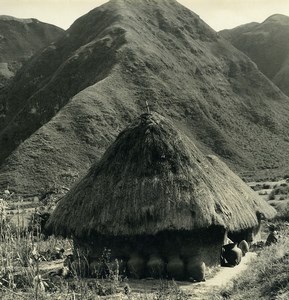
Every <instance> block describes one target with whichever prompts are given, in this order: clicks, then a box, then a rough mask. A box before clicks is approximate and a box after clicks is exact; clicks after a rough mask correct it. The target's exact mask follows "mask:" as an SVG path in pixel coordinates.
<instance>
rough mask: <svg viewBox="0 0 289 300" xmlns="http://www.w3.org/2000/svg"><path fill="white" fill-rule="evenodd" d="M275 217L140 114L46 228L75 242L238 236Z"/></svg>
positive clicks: (163, 126)
mask: <svg viewBox="0 0 289 300" xmlns="http://www.w3.org/2000/svg"><path fill="white" fill-rule="evenodd" d="M259 213H260V214H263V215H264V216H265V217H269V218H270V217H273V216H274V214H275V210H274V209H273V208H272V207H271V206H270V205H269V204H267V203H266V202H265V201H263V200H262V199H261V198H260V197H259V196H258V195H256V194H255V193H254V192H253V191H252V190H251V189H250V188H249V187H248V186H247V185H246V184H245V183H244V182H243V181H242V180H241V179H240V178H239V177H238V176H236V175H235V174H234V173H233V172H232V171H231V170H230V169H229V168H228V167H227V166H226V165H225V164H224V163H222V162H221V161H220V160H219V159H218V158H216V157H212V156H210V157H205V156H204V155H203V154H202V153H201V152H200V151H199V150H198V149H197V148H196V146H195V145H194V144H193V143H192V141H191V140H190V139H189V138H187V136H185V135H184V134H182V133H181V132H179V131H178V130H176V129H175V128H174V126H173V125H172V124H171V123H170V122H169V121H168V120H165V119H164V118H163V117H161V116H160V115H158V114H143V115H142V116H140V117H139V118H138V119H136V120H135V121H134V122H133V123H132V124H131V125H130V126H129V127H127V128H126V129H125V130H124V131H123V132H121V133H120V134H119V136H118V137H117V139H116V141H115V142H114V143H113V144H112V145H111V146H110V147H109V148H108V149H107V151H106V152H105V153H104V155H103V157H102V159H101V160H100V161H99V162H97V163H95V164H94V165H93V166H92V167H91V169H90V170H89V172H88V173H87V175H86V176H85V177H84V178H83V179H82V180H81V181H79V182H78V183H77V184H76V185H75V186H74V187H73V188H72V189H71V190H70V191H69V192H68V194H67V195H66V196H65V197H64V198H63V199H62V200H61V201H60V203H59V205H58V206H57V208H56V209H55V211H54V213H53V215H52V217H51V219H50V222H49V224H48V227H50V229H52V230H53V231H54V233H56V234H61V235H64V236H66V235H72V236H78V237H82V236H89V235H91V234H104V235H133V234H144V233H146V234H155V233H157V232H159V231H163V230H193V229H197V228H207V227H209V226H211V225H220V226H223V227H225V228H226V229H228V230H230V231H238V230H241V229H246V228H249V227H253V226H255V225H257V224H258V219H257V214H259Z"/></svg>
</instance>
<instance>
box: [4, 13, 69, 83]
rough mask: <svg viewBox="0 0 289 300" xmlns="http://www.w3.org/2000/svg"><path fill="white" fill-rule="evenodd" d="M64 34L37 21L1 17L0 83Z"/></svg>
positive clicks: (52, 26)
mask: <svg viewBox="0 0 289 300" xmlns="http://www.w3.org/2000/svg"><path fill="white" fill-rule="evenodd" d="M63 32H64V30H63V29H61V28H59V27H56V26H54V25H50V24H46V23H42V22H40V21H38V20H36V19H18V18H14V17H11V16H4V15H0V83H3V82H6V81H7V79H9V78H11V77H13V76H14V74H15V72H16V71H17V70H18V69H19V68H20V67H21V66H22V64H23V62H24V61H26V60H27V59H28V58H30V57H31V56H32V55H33V54H34V53H36V52H37V51H38V50H39V49H41V48H43V47H45V46H47V45H48V44H50V43H51V42H52V41H54V40H56V39H57V38H59V37H60V36H61V35H62V34H63Z"/></svg>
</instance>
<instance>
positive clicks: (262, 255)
mask: <svg viewBox="0 0 289 300" xmlns="http://www.w3.org/2000/svg"><path fill="white" fill-rule="evenodd" d="M287 225H288V224H287ZM287 225H284V224H282V223H281V224H279V226H281V230H280V238H279V241H278V243H277V244H274V245H271V246H269V247H266V248H265V249H263V250H262V251H260V252H259V253H258V254H259V255H258V257H257V259H256V260H255V261H253V262H252V263H251V265H250V266H249V267H248V269H247V270H246V271H245V272H244V273H243V274H242V275H241V276H240V277H239V278H237V279H236V280H235V281H234V283H233V286H232V287H230V288H225V289H223V290H222V291H221V292H220V293H218V295H217V296H215V298H213V297H212V299H232V300H239V299H240V300H241V299H268V300H269V299H270V300H273V299H275V300H278V299H280V300H281V299H288V284H289V273H288V264H289V236H288V234H289V228H288V226H287ZM285 295H287V297H286V296H285ZM283 297H284V298H283Z"/></svg>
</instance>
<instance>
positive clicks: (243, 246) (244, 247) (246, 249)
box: [238, 240, 249, 256]
mask: <svg viewBox="0 0 289 300" xmlns="http://www.w3.org/2000/svg"><path fill="white" fill-rule="evenodd" d="M238 247H239V248H240V249H241V250H242V254H243V256H245V255H246V253H248V252H249V245H248V243H247V242H246V241H245V240H242V241H241V242H240V243H239V246H238Z"/></svg>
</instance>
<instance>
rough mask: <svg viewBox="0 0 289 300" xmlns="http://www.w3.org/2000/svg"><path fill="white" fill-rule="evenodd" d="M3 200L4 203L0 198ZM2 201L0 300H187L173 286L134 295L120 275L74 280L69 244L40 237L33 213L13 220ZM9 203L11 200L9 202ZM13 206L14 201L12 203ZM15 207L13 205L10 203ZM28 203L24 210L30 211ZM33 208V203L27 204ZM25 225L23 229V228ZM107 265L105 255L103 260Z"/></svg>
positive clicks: (75, 273)
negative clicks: (69, 265) (115, 299)
mask: <svg viewBox="0 0 289 300" xmlns="http://www.w3.org/2000/svg"><path fill="white" fill-rule="evenodd" d="M4 197H5V198H6V200H7V201H5V200H4V199H2V198H4ZM2 198H0V240H1V242H0V299H4V300H6V299H7V300H9V299H13V300H16V299H17V300H18V299H27V300H31V299H37V300H38V299H39V300H40V299H41V300H42V299H43V300H45V299H71V300H72V299H73V300H76V299H77V300H78V299H83V300H86V299H96V297H98V296H102V297H103V299H114V297H117V299H128V300H134V299H143V300H173V299H174V300H175V299H176V300H177V299H182V300H185V299H187V298H188V297H187V295H186V294H185V293H184V292H182V291H181V290H180V289H179V287H178V285H177V284H176V283H175V282H174V281H160V282H159V283H158V285H157V288H155V287H154V291H153V292H151V291H150V288H148V289H145V290H144V291H143V292H142V293H141V294H137V295H136V294H135V293H132V290H131V288H130V286H129V283H128V281H127V279H126V278H123V277H121V276H119V274H118V270H117V271H112V270H110V269H109V273H108V276H107V278H105V279H102V278H86V279H83V278H81V277H79V276H78V274H79V272H78V270H77V269H78V268H79V265H78V264H77V263H76V264H74V266H73V267H71V268H68V267H67V265H68V263H67V261H68V258H69V256H71V254H72V252H73V245H72V242H71V241H70V240H67V239H61V238H59V239H58V238H55V237H48V238H45V236H44V235H43V234H42V233H41V219H39V218H38V217H36V218H35V216H37V214H36V213H35V210H34V211H32V212H29V221H28V222H27V221H26V219H27V211H26V210H25V209H24V210H23V209H22V210H21V209H19V207H18V210H17V211H18V213H17V218H16V219H15V218H14V217H15V215H14V214H13V215H12V214H11V211H13V210H14V208H15V207H14V206H15V204H14V203H15V198H13V197H11V196H10V194H8V193H7V194H5V193H4V194H3V195H2ZM8 198H9V199H8ZM13 200H14V201H13ZM11 201H13V202H14V203H13V202H11ZM28 203H29V201H26V202H25V208H26V209H29V208H28V207H27V206H28ZM30 204H31V206H33V205H34V202H33V201H31V202H30ZM23 224H26V225H27V226H22V225H23ZM105 255H106V256H105V260H106V262H107V263H108V261H109V255H107V254H105Z"/></svg>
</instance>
